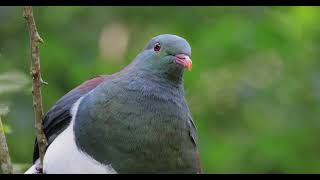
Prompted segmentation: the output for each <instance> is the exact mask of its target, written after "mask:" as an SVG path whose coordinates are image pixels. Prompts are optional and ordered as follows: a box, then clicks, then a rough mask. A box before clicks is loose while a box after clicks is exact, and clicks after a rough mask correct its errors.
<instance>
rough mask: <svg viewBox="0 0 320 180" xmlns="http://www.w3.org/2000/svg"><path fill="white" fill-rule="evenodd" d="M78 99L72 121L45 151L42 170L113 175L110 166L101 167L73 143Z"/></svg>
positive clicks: (73, 110) (113, 171)
mask: <svg viewBox="0 0 320 180" xmlns="http://www.w3.org/2000/svg"><path fill="white" fill-rule="evenodd" d="M81 99H82V98H80V99H79V100H78V101H77V102H76V103H75V104H74V105H73V108H72V111H71V114H72V120H71V123H70V125H69V126H68V127H67V129H65V130H64V131H63V132H62V133H61V134H60V135H59V136H58V137H57V138H56V139H55V140H54V141H53V142H52V143H51V144H50V146H49V148H48V149H47V151H46V154H45V157H44V162H43V170H44V173H47V174H57V173H58V174H114V173H116V171H115V170H114V169H113V168H112V167H111V165H107V166H106V165H103V164H101V163H99V162H97V161H96V160H94V159H93V158H91V157H90V156H89V155H87V154H86V153H84V152H82V151H80V150H79V149H78V148H77V146H76V143H75V137H74V131H73V124H74V119H75V117H76V113H77V110H78V106H79V104H80V102H81Z"/></svg>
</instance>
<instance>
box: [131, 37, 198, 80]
mask: <svg viewBox="0 0 320 180" xmlns="http://www.w3.org/2000/svg"><path fill="white" fill-rule="evenodd" d="M190 56H191V47H190V45H189V43H188V42H187V41H186V40H185V39H183V38H182V37H179V36H176V35H171V34H163V35H159V36H156V37H154V38H152V39H151V40H150V41H149V42H148V44H147V45H146V46H145V48H144V50H143V51H142V52H141V53H140V54H139V55H138V57H137V58H136V61H135V63H134V64H135V66H136V67H137V68H139V69H140V70H144V71H147V72H151V73H153V74H156V75H160V76H162V77H166V78H168V79H170V80H174V81H181V80H182V78H183V72H184V70H185V69H188V70H191V68H192V61H191V59H190Z"/></svg>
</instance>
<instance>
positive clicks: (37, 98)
mask: <svg viewBox="0 0 320 180" xmlns="http://www.w3.org/2000/svg"><path fill="white" fill-rule="evenodd" d="M23 17H24V18H25V19H26V21H27V25H28V28H29V36H30V46H31V76H32V80H33V82H32V87H33V90H32V95H33V107H34V114H35V128H36V131H37V132H36V134H37V141H38V145H39V156H40V167H39V168H40V169H42V165H43V157H44V153H45V151H46V147H47V138H46V136H45V134H44V132H43V123H42V121H43V108H42V96H41V85H42V84H44V83H43V82H44V81H43V80H42V78H41V71H40V54H39V44H40V43H42V42H43V40H42V39H41V37H40V35H39V33H38V31H37V27H36V23H35V20H34V17H33V11H32V6H25V7H24V10H23Z"/></svg>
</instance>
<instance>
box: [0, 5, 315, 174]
mask: <svg viewBox="0 0 320 180" xmlns="http://www.w3.org/2000/svg"><path fill="white" fill-rule="evenodd" d="M34 15H35V18H36V23H37V26H38V30H39V32H40V35H41V37H42V38H43V39H44V41H45V43H44V44H42V45H41V50H40V51H41V67H42V74H43V79H44V80H45V81H47V82H48V83H49V85H48V86H44V87H43V90H42V92H43V102H44V110H45V111H47V110H48V108H50V106H52V105H53V103H54V102H55V101H57V100H58V99H59V98H60V97H61V96H62V95H64V94H65V93H67V92H68V91H69V90H70V89H72V88H74V87H75V86H77V85H78V84H80V83H81V82H83V81H84V80H86V79H88V78H90V77H92V76H94V75H98V74H111V73H114V72H117V71H119V70H120V69H121V68H123V67H125V66H126V65H127V64H129V63H130V62H131V60H132V59H133V58H134V57H135V56H136V55H137V54H138V52H139V51H140V50H142V49H143V47H144V45H145V44H146V43H147V42H148V41H149V40H150V39H151V38H152V37H153V36H156V35H158V34H164V33H170V34H176V35H179V36H182V37H184V38H185V39H187V40H188V41H189V43H190V44H191V47H192V60H193V69H192V71H191V72H186V73H185V89H186V98H187V100H188V103H189V106H190V109H191V111H192V113H193V118H194V121H195V123H196V125H197V128H198V138H199V149H200V154H201V163H202V166H203V169H204V171H205V172H206V173H319V172H320V119H319V117H320V78H319V77H320V59H319V57H320V51H319V47H320V26H319V19H320V9H319V7H34ZM29 69H30V48H29V37H28V31H27V28H26V23H25V21H24V19H23V17H22V7H0V113H2V114H6V115H4V116H3V117H2V119H3V121H4V123H5V124H6V131H7V139H8V144H9V148H10V153H11V156H12V160H13V162H14V163H15V168H16V169H17V172H23V169H24V168H26V167H27V166H29V165H30V164H31V161H32V150H33V142H34V137H35V133H34V129H33V121H34V116H33V109H32V97H31V80H30V76H29ZM4 111H9V112H4Z"/></svg>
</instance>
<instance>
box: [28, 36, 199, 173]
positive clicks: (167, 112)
mask: <svg viewBox="0 0 320 180" xmlns="http://www.w3.org/2000/svg"><path fill="white" fill-rule="evenodd" d="M191 68H192V60H191V46H190V44H189V43H188V41H187V40H186V39H184V38H182V37H180V36H177V35H173V34H161V35H158V36H155V37H153V38H152V39H151V40H150V41H149V42H148V43H147V44H146V45H145V47H144V49H143V50H142V51H141V52H140V53H139V54H138V55H137V56H136V57H135V58H134V60H133V61H132V62H131V63H130V64H129V65H128V66H126V67H124V68H123V69H122V70H120V71H118V72H116V73H114V74H111V75H99V76H95V77H93V78H91V79H89V80H87V81H85V82H83V83H82V84H80V85H79V86H78V87H76V88H74V89H72V90H71V91H69V92H68V93H67V94H66V95H64V96H63V97H62V98H60V99H59V100H58V101H57V102H56V103H55V104H54V105H53V106H52V107H51V108H50V109H49V110H48V112H47V113H46V114H45V116H44V120H43V127H44V133H45V135H46V137H47V139H48V146H47V149H46V152H45V155H44V159H43V168H42V173H44V174H183V173H186V174H199V173H202V169H201V166H200V158H199V150H198V140H197V129H196V126H195V123H194V121H193V118H192V114H191V112H190V110H189V107H188V104H187V100H186V98H185V90H184V72H185V70H191ZM39 163H40V161H39V149H38V144H37V141H35V144H34V152H33V165H32V166H31V167H30V168H29V169H28V170H27V171H26V172H25V174H36V173H37V172H39V169H38V168H37V167H39Z"/></svg>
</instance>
